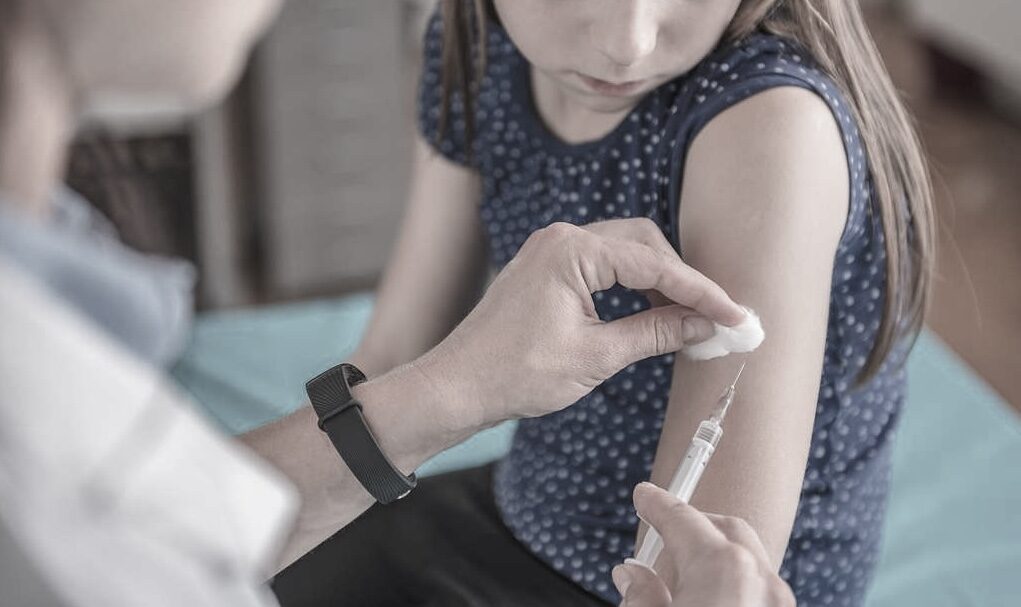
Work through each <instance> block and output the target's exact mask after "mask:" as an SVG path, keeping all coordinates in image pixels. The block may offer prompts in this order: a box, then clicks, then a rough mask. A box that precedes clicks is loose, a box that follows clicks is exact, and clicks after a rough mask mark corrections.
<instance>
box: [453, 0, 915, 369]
mask: <svg viewBox="0 0 1021 607" xmlns="http://www.w3.org/2000/svg"><path fill="white" fill-rule="evenodd" d="M442 11H443V23H444V28H443V37H444V40H443V76H442V86H443V108H442V113H441V121H440V132H441V133H442V132H443V129H444V128H445V123H446V120H447V115H448V114H449V112H450V104H451V99H452V96H453V95H455V94H457V95H459V96H460V98H461V99H462V100H463V103H464V110H465V112H464V114H465V122H466V135H467V141H469V142H471V141H472V139H473V135H474V132H475V125H474V120H473V119H474V105H475V103H474V99H475V92H476V91H475V90H474V89H475V87H476V85H477V83H478V81H479V80H480V77H481V74H482V73H483V72H484V70H485V61H486V57H485V43H484V42H485V36H486V21H487V20H488V19H489V18H491V17H492V16H493V14H494V13H493V10H492V6H491V5H490V3H489V2H488V0H442ZM756 31H765V32H769V33H772V34H776V35H778V36H783V37H786V38H790V39H792V40H795V41H797V42H798V43H800V44H801V45H802V46H804V47H805V48H806V49H808V51H809V52H810V53H811V54H812V56H813V57H814V58H815V60H816V61H817V62H818V63H819V65H820V67H821V68H822V69H823V70H824V71H825V72H826V73H827V74H829V76H830V77H831V78H833V80H834V81H835V82H836V84H837V86H839V87H840V89H841V91H842V92H843V93H844V95H845V96H846V98H847V99H848V100H849V101H850V105H851V109H852V112H853V113H854V116H855V118H856V119H857V124H858V125H859V128H860V131H861V134H862V138H863V141H864V143H865V148H866V151H867V153H868V162H869V168H870V170H871V175H872V183H873V188H874V196H875V198H876V202H877V207H878V212H879V219H880V221H881V223H882V230H883V235H884V238H885V248H886V298H885V302H884V310H883V316H882V322H881V323H880V327H879V332H878V335H877V336H876V341H875V343H874V344H873V347H872V351H871V352H870V354H869V357H868V359H867V360H866V362H865V365H864V368H863V369H862V371H861V374H860V376H859V380H860V381H865V380H867V379H868V378H870V377H872V376H873V375H874V374H875V373H876V372H877V371H878V370H879V368H880V366H881V365H882V364H883V361H884V360H886V358H887V357H888V356H889V355H890V353H891V351H892V350H893V348H894V346H895V345H897V344H898V343H899V342H900V341H901V340H902V339H909V340H912V339H914V338H915V337H916V336H917V335H918V333H919V331H920V330H921V328H922V323H923V321H924V318H925V312H926V310H927V307H928V302H929V295H930V289H931V283H932V276H933V264H934V261H935V250H934V248H935V227H934V226H935V219H934V217H933V191H932V184H931V180H930V176H929V169H928V166H927V164H926V162H925V159H924V157H923V154H922V146H921V143H920V141H919V138H918V135H917V133H916V131H915V127H914V123H913V121H912V119H911V117H910V116H909V114H908V111H907V109H906V108H905V106H904V103H903V102H902V101H901V99H900V96H899V95H898V93H897V90H896V89H895V87H894V85H893V82H892V80H891V79H890V75H889V73H888V72H887V70H886V66H885V65H884V64H883V60H882V57H881V56H880V54H879V50H878V49H877V48H876V45H875V42H874V41H873V40H872V36H871V34H870V33H869V31H868V27H867V26H866V24H865V19H864V16H863V15H862V11H861V6H860V5H859V2H858V0H742V2H741V5H740V7H739V8H738V10H737V14H736V15H735V16H734V19H733V20H732V21H731V23H730V25H729V27H728V28H727V30H726V32H725V33H724V37H723V42H724V43H727V42H736V41H739V40H741V39H742V38H744V37H746V36H748V35H750V34H752V33H754V32H756Z"/></svg>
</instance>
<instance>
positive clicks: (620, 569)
mask: <svg viewBox="0 0 1021 607" xmlns="http://www.w3.org/2000/svg"><path fill="white" fill-rule="evenodd" d="M610 577H612V578H613V585H614V586H616V587H617V590H618V591H619V592H620V596H622V597H626V596H627V590H628V588H630V587H631V581H632V580H631V574H630V573H628V571H627V568H626V567H624V566H623V565H617V566H616V567H614V568H613V571H611V572H610Z"/></svg>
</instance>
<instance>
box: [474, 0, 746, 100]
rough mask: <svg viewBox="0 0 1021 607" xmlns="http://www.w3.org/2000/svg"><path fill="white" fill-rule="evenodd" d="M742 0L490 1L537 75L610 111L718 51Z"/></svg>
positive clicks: (578, 97) (565, 91) (574, 95)
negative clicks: (715, 48) (719, 44)
mask: <svg viewBox="0 0 1021 607" xmlns="http://www.w3.org/2000/svg"><path fill="white" fill-rule="evenodd" d="M740 3H741V0H494V3H493V4H494V6H495V8H496V12H497V14H498V15H499V17H500V21H501V22H502V24H503V26H504V28H505V29H506V31H507V33H508V34H509V35H510V37H511V39H512V40H513V41H514V44H515V45H516V46H517V47H518V49H519V50H520V51H521V53H522V54H523V55H524V56H525V58H526V59H528V61H529V62H530V63H531V64H532V66H533V67H534V69H536V70H538V71H539V72H540V73H541V74H542V75H543V76H545V77H547V78H548V79H549V80H550V81H552V82H553V83H555V84H556V85H557V86H558V88H559V89H561V91H562V92H563V93H565V94H566V95H568V96H569V97H570V98H571V99H572V100H574V101H577V102H578V103H580V104H582V105H583V106H584V107H586V108H588V109H590V110H593V111H597V112H606V113H614V112H620V111H623V110H626V109H629V108H630V107H632V106H633V105H634V104H635V102H637V101H638V99H639V98H640V97H642V95H644V94H645V93H647V92H649V91H650V90H652V89H654V88H656V87H657V86H658V85H660V84H662V83H664V82H666V81H668V80H671V79H673V78H675V77H676V76H679V75H681V74H683V73H685V72H687V71H688V70H690V69H691V68H693V67H694V66H695V65H696V64H697V63H698V62H699V61H701V60H702V59H703V58H704V57H705V56H706V55H707V54H708V53H709V52H710V51H711V50H712V49H713V47H715V46H716V44H717V42H718V41H719V39H720V37H721V36H722V35H723V33H724V31H725V30H726V28H727V26H728V25H729V24H730V21H731V19H733V17H734V14H735V13H736V12H737V9H738V6H739V4H740Z"/></svg>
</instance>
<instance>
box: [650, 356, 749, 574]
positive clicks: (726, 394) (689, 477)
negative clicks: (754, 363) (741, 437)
mask: <svg viewBox="0 0 1021 607" xmlns="http://www.w3.org/2000/svg"><path fill="white" fill-rule="evenodd" d="M744 367H745V366H744V365H743V364H742V365H741V369H740V370H738V372H737V377H735V378H734V381H733V382H731V384H730V385H729V386H727V389H726V390H724V391H723V395H722V396H720V399H719V400H718V401H717V402H716V408H715V409H714V410H713V414H712V416H710V417H709V419H707V420H705V421H703V422H702V423H700V424H699V425H698V430H697V431H696V432H695V436H694V437H693V438H692V439H691V445H690V446H689V447H688V452H687V453H685V455H684V460H682V461H681V465H680V466H679V467H678V468H677V473H676V474H674V479H673V480H672V481H671V482H670V487H669V488H668V491H669V492H670V493H671V494H672V495H675V496H677V498H678V499H681V500H683V501H685V502H688V501H689V500H691V495H692V494H693V493H695V487H696V486H698V481H699V479H701V478H702V472H704V471H705V467H706V465H708V464H709V458H711V457H712V456H713V453H714V452H715V451H716V445H718V444H719V442H720V437H721V436H723V427H722V425H721V424H722V423H723V418H724V417H725V416H726V415H727V409H729V408H730V403H732V402H734V393H735V386H736V385H737V380H739V379H741V373H743V372H744ZM662 550H663V538H661V537H660V535H659V533H657V532H656V530H655V529H653V528H652V527H649V530H648V532H647V533H646V534H645V539H644V540H643V541H642V545H641V547H640V548H639V549H638V551H637V552H636V553H635V560H636V561H638V562H639V563H640V564H642V565H645V566H646V567H652V566H653V565H654V564H655V563H656V559H657V558H659V553H660V552H661V551H662Z"/></svg>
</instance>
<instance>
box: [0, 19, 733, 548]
mask: <svg viewBox="0 0 1021 607" xmlns="http://www.w3.org/2000/svg"><path fill="white" fill-rule="evenodd" d="M26 2H27V0H26ZM26 6H31V7H33V11H30V12H29V13H28V16H26V17H25V18H23V19H22V20H21V21H19V22H17V23H15V24H9V25H13V26H14V27H11V28H9V29H10V31H11V34H10V35H9V37H8V38H7V40H6V42H7V45H6V46H5V47H4V48H3V53H4V55H3V59H4V60H5V61H6V64H7V65H8V66H10V67H11V69H10V71H9V72H8V74H7V75H8V81H7V82H5V83H4V86H3V87H0V90H2V91H3V94H4V98H3V99H2V100H0V102H2V103H0V108H2V110H0V111H2V114H0V190H2V191H4V192H5V194H6V195H5V196H4V197H3V200H5V201H7V200H10V201H17V202H12V203H10V204H17V205H19V206H20V211H22V212H24V213H25V214H26V215H29V216H36V217H38V218H39V219H41V220H43V219H45V218H46V216H47V215H48V213H49V202H48V199H49V193H50V192H52V191H53V189H54V188H55V187H57V185H58V183H59V179H60V175H61V174H62V170H63V162H64V159H65V158H66V155H67V146H68V144H69V142H70V140H71V138H72V136H73V133H74V130H75V125H76V122H77V120H78V116H79V115H80V113H81V112H82V110H83V109H85V108H86V107H87V106H88V105H90V104H91V103H92V102H93V101H96V100H102V99H103V98H105V97H107V96H119V97H125V96H127V97H131V96H138V98H139V99H141V100H151V99H152V98H153V97H156V96H168V97H170V98H171V99H172V100H173V101H174V102H175V103H177V104H183V105H186V106H188V107H192V108H193V109H194V110H195V111H199V110H201V109H202V108H204V107H205V106H207V105H209V104H212V103H214V102H216V101H217V100H218V99H219V98H220V97H221V96H222V95H223V94H224V93H225V92H226V91H227V90H228V89H229V88H230V86H231V84H232V83H233V81H234V80H235V79H236V76H237V74H238V73H239V71H240V66H241V65H242V64H243V62H244V59H245V57H246V54H247V52H248V50H249V49H250V47H251V45H252V43H253V42H254V41H255V40H256V39H257V38H258V36H259V34H260V33H261V32H262V30H264V29H265V27H266V26H267V25H268V23H269V21H270V18H271V17H272V16H273V14H274V13H275V12H276V10H277V9H278V8H279V2H276V1H272V0H179V1H178V2H176V3H165V2H156V1H155V0H153V1H151V2H142V1H141V0H79V1H78V2H76V3H74V4H73V6H72V5H67V4H66V3H62V2H58V0H31V4H26ZM125 23H129V24H130V27H125ZM126 48H130V52H125V49H126ZM421 149H424V148H421ZM416 183H417V184H418V186H420V187H422V188H425V189H428V187H429V186H436V187H437V188H438V189H440V195H436V194H424V193H420V194H419V195H418V196H419V198H417V199H416V200H417V201H418V204H419V205H424V204H427V203H432V204H438V203H442V202H444V201H445V200H447V199H446V198H445V197H444V196H443V194H452V197H451V198H452V201H451V202H450V204H451V205H452V206H451V209H450V211H449V212H450V215H449V217H450V218H451V219H452V221H451V224H450V225H445V224H438V223H428V222H427V221H426V219H428V215H429V214H427V213H422V211H421V209H420V208H419V209H417V211H416V209H415V208H413V209H412V213H411V214H410V215H409V222H408V225H407V226H406V229H405V236H404V241H405V242H402V245H401V247H400V248H399V253H398V257H399V258H401V259H405V262H406V261H407V259H406V258H407V257H409V256H414V255H421V257H420V258H418V259H417V260H416V262H417V264H416V265H420V264H421V263H422V262H423V261H433V262H438V263H441V264H442V263H456V259H455V257H456V256H458V255H461V254H464V253H466V252H470V251H472V250H473V249H474V248H476V247H478V246H480V243H481V239H480V238H479V237H478V235H477V234H475V233H473V232H472V230H473V224H475V226H476V227H477V220H474V221H472V220H470V219H463V218H462V219H461V220H460V221H457V220H456V219H455V217H456V216H457V214H458V213H461V214H464V211H465V208H466V207H464V206H459V205H462V204H465V203H463V202H462V201H464V200H470V196H471V195H472V194H473V193H475V194H476V195H477V179H476V178H475V177H474V176H472V175H470V174H467V173H465V172H464V171H462V170H461V169H458V168H456V167H453V166H449V165H444V163H443V161H439V160H434V159H431V158H429V157H428V156H427V155H426V154H425V153H424V152H423V151H420V154H419V167H418V171H417V173H416ZM430 197H432V198H430ZM441 243H442V244H441ZM666 247H667V245H666V241H665V240H664V239H663V236H662V234H661V233H660V232H659V230H658V228H656V227H655V226H654V225H653V224H652V223H651V222H649V221H647V220H641V219H633V220H623V221H615V222H605V223H603V224H596V225H592V226H586V227H584V228H579V227H575V226H568V225H564V224H557V225H553V226H550V227H549V228H546V229H544V230H540V231H539V232H537V233H535V234H533V235H532V237H530V238H529V240H528V242H526V243H525V245H524V246H523V248H522V250H521V251H520V253H519V255H518V256H517V257H516V258H515V260H514V261H513V262H512V263H510V264H508V266H507V268H505V269H504V271H503V272H501V274H500V275H499V276H498V277H497V278H496V280H495V281H494V282H493V284H492V285H491V286H490V287H489V289H488V291H487V293H486V295H485V296H484V297H483V298H482V300H481V301H480V302H479V303H478V305H477V306H475V307H474V308H473V309H472V310H471V312H470V313H468V314H467V316H466V317H464V319H463V321H461V322H460V324H459V325H458V326H457V328H456V329H455V330H454V331H452V332H449V335H447V336H446V337H445V338H444V339H443V340H442V341H439V340H438V339H436V336H438V335H446V333H447V332H448V330H449V328H450V327H448V326H444V325H446V324H451V323H452V322H456V321H457V320H460V318H459V317H460V316H462V315H463V314H462V313H461V312H462V311H466V310H468V309H469V308H471V305H470V304H468V303H466V302H468V294H470V293H472V292H473V290H476V289H475V287H477V285H472V284H471V283H472V281H471V280H467V279H465V280H464V281H463V282H461V283H460V284H457V281H451V282H450V283H439V284H440V288H438V289H437V291H436V292H432V293H430V292H428V291H425V292H421V293H419V292H415V293H414V295H415V298H419V299H421V301H423V302H425V304H426V307H427V308H431V311H433V312H435V313H436V316H435V318H434V319H433V322H432V324H427V323H425V324H424V325H425V326H424V331H421V332H417V328H414V329H415V330H409V335H410V336H411V337H412V338H413V339H410V340H408V341H407V342H405V340H403V339H397V337H402V336H401V335H400V333H399V332H391V333H389V335H390V336H392V337H393V341H392V342H391V343H393V344H398V343H410V344H412V346H411V347H410V348H409V347H404V349H403V350H396V351H395V352H393V353H390V354H389V356H388V357H387V358H383V359H381V360H383V361H391V362H392V361H394V360H399V359H401V358H403V357H407V361H408V364H403V365H399V366H396V365H391V366H396V368H393V369H392V370H390V371H389V372H387V373H385V374H382V375H377V376H375V377H373V378H372V379H371V380H370V381H368V382H367V383H365V384H362V385H360V386H358V387H357V388H355V389H354V390H353V392H354V395H355V396H356V397H357V398H358V399H360V400H361V402H362V403H363V409H364V415H365V417H366V420H367V422H368V424H369V426H370V428H372V429H373V430H374V432H375V435H376V437H377V440H378V441H379V443H380V446H381V448H382V450H383V451H384V453H386V454H387V455H388V456H389V457H390V458H391V460H392V461H393V462H394V463H395V465H396V466H397V467H398V468H400V469H401V470H403V471H404V472H406V473H407V472H411V471H412V470H414V469H415V468H416V467H417V466H418V465H420V464H421V463H422V462H423V461H425V460H426V459H427V458H428V457H430V456H431V455H433V454H435V453H437V452H439V451H441V450H443V449H445V448H446V447H449V446H450V445H452V444H454V443H456V442H458V441H460V440H463V439H464V438H466V437H467V436H469V435H471V434H472V433H474V432H476V431H478V430H480V429H482V428H485V427H488V426H491V425H493V424H495V423H497V422H499V421H502V420H505V419H508V418H513V417H522V416H532V415H543V414H546V413H549V412H552V411H556V410H558V409H561V408H563V407H565V406H567V405H569V404H571V403H572V402H574V401H576V400H577V399H578V398H580V397H581V396H583V395H584V394H586V393H587V392H589V391H590V390H592V389H593V388H594V387H595V386H596V385H598V384H599V383H601V382H602V381H604V380H605V379H606V378H608V377H610V376H611V375H613V374H614V373H616V372H617V371H619V370H620V369H621V368H623V367H625V366H627V365H629V364H631V363H633V362H634V361H637V360H641V359H644V358H647V357H649V356H654V355H657V354H663V353H666V352H672V351H676V350H677V349H679V348H680V347H682V345H683V344H684V343H685V342H686V341H691V340H699V339H704V338H705V337H707V336H708V335H709V334H710V332H711V325H710V322H709V320H713V321H717V322H721V323H724V324H728V325H733V324H736V323H738V322H740V321H741V320H742V318H743V316H744V313H743V312H742V311H741V309H740V308H739V307H738V306H737V304H735V303H734V302H733V301H732V300H731V299H730V298H729V297H728V296H727V295H726V293H725V292H724V291H723V290H722V289H721V288H720V287H719V286H718V285H716V284H715V283H713V282H712V281H710V280H709V279H707V278H706V277H705V276H703V275H702V274H700V273H698V272H697V271H695V270H693V269H692V268H690V267H689V266H687V265H686V264H684V263H683V262H682V261H681V260H680V259H679V257H678V256H677V255H675V254H674V253H673V252H671V251H669V250H668V249H667V248H666ZM405 265H407V264H405ZM427 267H442V266H427ZM455 267H459V268H461V269H464V270H465V272H464V274H465V275H470V274H472V272H471V271H469V270H470V269H471V267H472V265H471V264H467V265H465V266H455ZM413 275H414V273H413V272H412V271H411V270H408V269H405V268H402V269H401V271H399V272H393V271H392V272H391V273H390V276H389V277H388V282H387V283H386V284H385V285H384V289H385V290H386V292H387V293H388V294H387V295H385V297H386V298H388V299H393V298H394V293H397V294H402V293H401V290H402V289H413V288H416V287H419V286H421V284H420V283H416V282H414V279H413ZM615 282H619V283H621V284H624V285H626V286H628V287H630V288H634V289H642V290H651V291H654V292H657V293H659V294H660V295H661V296H662V297H664V298H666V299H668V300H671V301H672V302H675V303H674V304H672V305H669V306H664V307H661V308H658V309H654V310H648V311H645V312H642V313H640V314H636V315H634V316H632V317H629V318H625V319H620V320H617V321H615V322H612V323H604V322H602V321H600V320H599V319H598V317H597V316H596V314H595V310H594V307H593V304H592V299H591V294H592V293H593V292H595V291H597V290H603V289H606V288H608V287H609V286H611V285H612V284H614V283H615ZM451 293H455V294H457V293H460V294H462V295H463V297H461V298H458V297H450V294H451ZM412 299H414V298H412ZM380 310H381V311H380V312H379V313H378V314H381V315H383V316H384V317H390V316H393V315H394V314H395V313H399V312H401V311H402V308H401V307H400V306H399V305H396V304H394V303H393V302H392V301H391V302H387V303H384V304H383V305H382V306H381V307H380ZM390 320H391V322H379V321H377V322H375V323H374V329H373V332H374V335H376V337H377V339H378V337H379V335H381V334H384V332H383V329H384V328H387V327H391V326H392V325H393V322H392V321H393V320H394V319H392V318H391V319H390ZM391 331H393V329H391ZM436 341H439V343H438V344H437V345H435V347H433V344H434V343H435V342H436ZM497 346H499V347H497ZM417 349H421V350H423V352H424V350H429V351H428V353H424V354H423V352H414V351H415V350H417ZM379 351H380V352H383V351H386V350H385V348H380V349H379ZM409 352H413V354H410V355H409ZM412 359H413V360H412ZM380 366H383V365H380ZM377 368H379V367H377ZM409 403H414V405H415V406H411V407H409V406H408V404H409ZM244 442H245V443H247V444H248V445H249V446H250V447H251V448H252V449H254V450H255V451H256V452H257V453H259V454H260V455H261V456H262V457H264V458H265V459H266V460H267V461H268V462H269V463H271V464H272V465H274V466H275V467H277V468H278V469H279V470H280V471H282V472H283V473H284V474H286V475H287V476H288V477H289V478H290V480H291V481H292V482H293V484H294V486H295V487H296V489H297V490H298V492H299V494H300V495H301V497H302V503H301V510H300V512H299V519H298V523H297V525H296V527H295V529H294V532H293V534H292V537H291V539H290V542H289V543H288V546H287V548H286V549H285V552H284V553H283V554H282V555H281V558H280V562H279V564H280V566H281V567H283V566H284V565H286V564H288V563H290V562H292V561H293V560H294V559H296V558H297V557H298V556H300V555H301V554H303V553H304V552H305V551H307V550H308V549H309V548H311V547H313V546H315V545H316V544H318V543H320V542H321V541H322V540H324V539H326V538H327V537H329V536H330V535H332V534H333V533H334V532H336V531H337V530H338V529H340V528H341V527H343V526H344V525H346V524H347V523H348V522H350V521H351V520H353V519H354V518H355V517H357V516H358V515H359V514H360V513H362V512H363V511H364V510H365V509H366V508H368V507H369V506H370V505H372V503H373V500H372V498H371V497H370V496H369V494H368V493H367V492H366V491H365V490H364V489H363V488H362V487H361V486H360V485H359V484H358V482H357V481H356V479H355V478H354V477H353V475H352V474H351V472H350V470H348V469H347V468H346V466H345V465H344V464H343V462H342V460H341V459H340V458H339V457H338V456H337V454H336V451H335V450H334V448H333V447H332V445H331V444H330V443H329V440H328V438H327V437H326V436H325V435H324V434H323V433H322V432H320V431H319V430H318V428H317V427H316V423H315V419H314V415H313V413H312V411H311V408H310V407H308V406H307V405H306V406H304V407H302V408H301V409H300V410H299V411H298V412H296V413H295V414H293V415H291V416H289V417H287V418H285V419H284V420H281V421H279V422H277V423H275V424H272V425H270V426H267V427H265V428H262V429H260V430H258V431H256V432H253V433H252V434H250V435H248V436H246V437H244Z"/></svg>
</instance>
